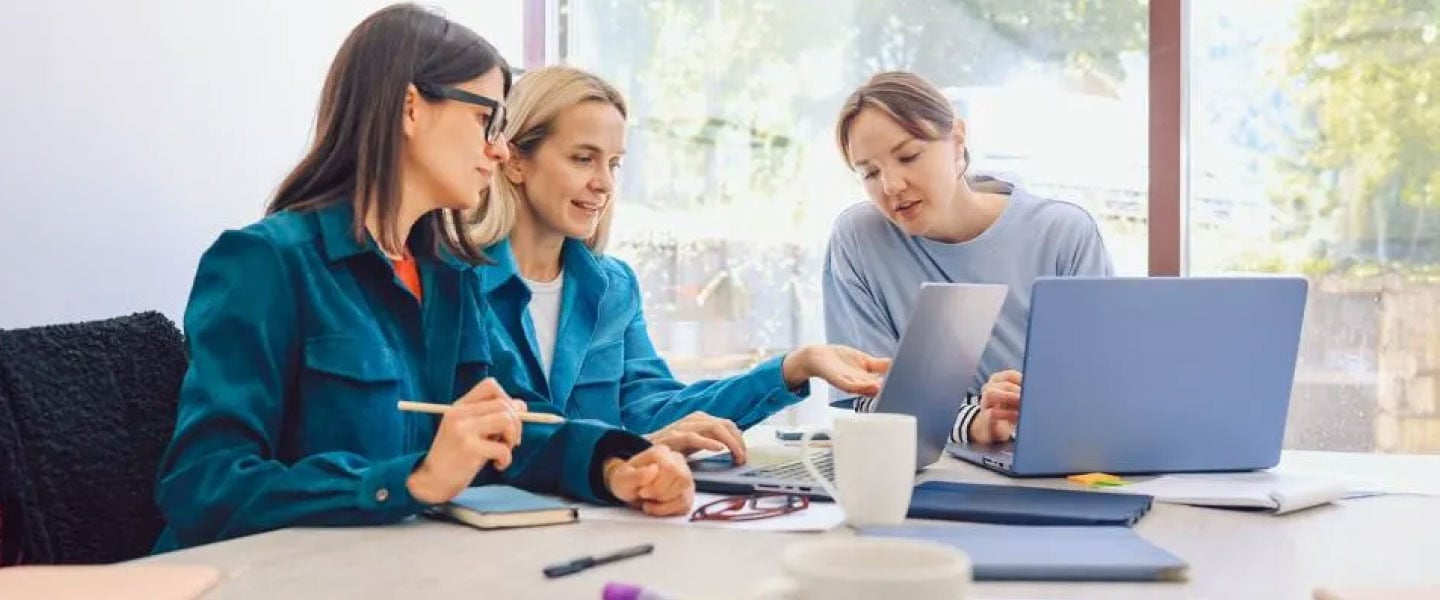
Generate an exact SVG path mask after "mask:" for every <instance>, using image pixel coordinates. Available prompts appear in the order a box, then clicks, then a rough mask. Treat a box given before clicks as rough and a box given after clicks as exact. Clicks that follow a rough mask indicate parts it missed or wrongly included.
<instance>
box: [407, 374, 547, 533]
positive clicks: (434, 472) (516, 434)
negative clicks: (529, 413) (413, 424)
mask: <svg viewBox="0 0 1440 600" xmlns="http://www.w3.org/2000/svg"><path fill="white" fill-rule="evenodd" d="M525 410H526V406H525V403H524V402H520V401H518V400H511V399H510V395H509V394H506V393H505V390H503V389H501V388H500V384H498V383H495V380H494V379H486V380H484V381H482V382H480V383H479V384H477V385H476V386H475V387H473V388H470V391H469V392H466V393H465V395H464V396H461V397H460V399H459V400H456V401H455V403H454V404H453V405H451V407H450V410H449V411H446V413H445V415H444V416H442V417H441V418H440V428H439V430H438V431H436V433H435V440H434V441H432V442H430V452H429V453H428V454H426V455H425V460H424V461H423V462H421V463H420V466H419V467H418V468H416V469H415V472H413V473H411V474H410V477H409V479H407V480H406V482H405V486H406V487H407V488H409V490H410V495H411V496H412V497H414V498H415V499H416V500H418V501H420V502H424V503H426V504H440V503H443V502H448V501H449V500H450V499H452V498H454V497H455V496H456V495H458V494H459V493H460V492H461V491H463V490H464V489H465V488H466V487H467V486H469V485H470V482H472V481H474V479H475V475H476V474H477V473H479V472H480V470H481V469H483V468H485V464H486V463H489V462H492V461H493V462H494V463H495V468H497V469H500V470H504V469H505V468H506V467H509V466H510V461H511V460H512V459H511V456H510V450H511V448H514V447H515V446H517V445H519V444H520V418H519V416H518V415H519V413H520V412H523V411H525Z"/></svg>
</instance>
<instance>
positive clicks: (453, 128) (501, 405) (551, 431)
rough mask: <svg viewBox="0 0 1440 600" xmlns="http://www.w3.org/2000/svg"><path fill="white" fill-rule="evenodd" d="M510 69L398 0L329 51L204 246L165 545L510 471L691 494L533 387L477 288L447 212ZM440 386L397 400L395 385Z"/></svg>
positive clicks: (491, 163)
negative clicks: (255, 185)
mask: <svg viewBox="0 0 1440 600" xmlns="http://www.w3.org/2000/svg"><path fill="white" fill-rule="evenodd" d="M509 87H510V76H509V74H508V71H507V67H506V65H505V63H504V61H503V60H502V59H501V58H500V56H499V54H498V53H497V52H496V51H495V49H494V48H493V47H491V45H490V44H489V43H487V42H486V41H485V40H483V39H481V38H480V37H479V36H477V35H475V33H473V32H472V31H470V30H469V29H466V28H464V27H461V26H459V25H457V24H455V23H452V22H449V21H448V20H446V19H445V18H443V17H441V16H439V15H437V14H434V13H432V12H429V11H426V10H423V9H420V8H417V7H415V6H413V5H408V4H402V5H395V6H391V7H389V8H385V9H383V10H380V11H379V12H376V13H375V14H373V15H371V16H370V17H369V18H367V19H366V20H365V21H364V22H362V23H361V24H360V25H359V26H358V27H356V28H355V29H354V30H353V31H352V32H351V33H350V35H349V37H348V38H347V39H346V40H345V42H344V45H343V46H342V47H341V48H340V51H339V53H338V55H337V56H336V57H335V60H334V62H333V64H332V65H331V68H330V72H329V75H328V76H327V78H326V81H325V85H324V89H323V91H322V95H321V100H320V108H319V112H318V116H317V119H316V125H317V126H316V133H315V139H314V143H313V145H312V146H311V148H310V150H309V152H308V153H307V154H306V156H305V157H304V158H303V159H302V160H301V161H300V164H299V165H298V166H296V167H295V169H294V170H293V171H292V172H291V173H290V175H289V176H288V177H286V178H285V180H284V182H283V183H282V184H281V185H280V189H279V191H278V192H277V193H276V195H275V198H274V200H273V201H272V202H271V203H270V206H269V208H268V210H267V213H268V216H267V217H265V218H264V219H262V220H261V221H259V222H258V223H255V224H253V225H250V226H248V227H245V228H244V229H240V230H232V231H227V232H225V233H223V234H222V235H221V236H220V237H219V239H218V240H217V241H216V242H215V243H214V245H212V246H211V247H210V248H209V250H207V251H206V252H205V254H204V256H203V257H202V258H201V260H200V265H199V269H198V273H197V274H196V277H195V282H194V287H193V289H192V291H191V296H190V301H189V304H188V306H187V308H186V311H185V328H186V332H187V334H188V335H187V337H188V343H189V348H190V355H191V356H190V361H191V362H190V367H189V371H188V372H187V374H186V376H185V380H184V383H183V384H182V387H181V389H180V406H179V415H178V422H177V424H176V428H175V432H174V437H173V439H172V441H171V443H170V447H169V449H168V450H167V452H166V453H165V456H164V458H163V459H162V463H161V467H160V474H159V481H158V484H157V489H156V501H157V503H158V504H159V506H160V508H161V510H162V512H163V513H164V515H165V517H166V519H167V521H168V527H167V528H166V530H165V532H164V533H163V534H162V536H161V539H160V540H159V541H158V543H157V544H156V549H157V550H160V551H164V550H169V549H174V548H180V547H185V546H193V545H196V544H203V543H207V542H212V541H216V540H221V539H226V538H230V537H235V536H241V535H246V534H250V533H255V532H260V531H265V530H270V529H276V528H281V527H288V526H321V525H374V524H383V523H391V522H395V521H399V520H401V519H404V518H406V517H409V516H412V515H415V514H417V513H419V512H421V511H422V510H424V509H425V508H426V507H428V506H431V505H435V504H440V503H443V502H446V501H448V500H450V499H452V498H453V497H455V496H456V495H457V494H458V493H459V492H460V491H462V490H463V489H464V488H465V487H467V486H470V485H474V484H483V483H489V482H502V481H503V482H507V483H510V484H513V485H519V486H523V487H526V488H529V489H532V490H538V491H544V492H558V493H563V494H567V495H570V496H574V497H578V498H582V499H585V500H590V501H600V502H626V503H629V504H632V505H634V506H636V507H637V508H641V509H643V510H644V511H645V512H647V513H651V514H657V515H677V514H685V513H687V512H688V511H689V509H690V507H691V503H692V502H693V498H694V482H693V480H692V479H691V477H690V472H689V469H688V467H687V466H686V465H685V462H684V460H683V458H681V457H680V456H679V455H678V454H676V453H675V452H673V451H671V450H669V449H668V448H665V447H663V446H652V445H651V444H650V443H649V442H647V441H645V440H644V439H643V438H640V437H638V436H634V435H631V434H628V433H625V432H623V431H620V430H617V429H614V428H610V427H606V426H603V425H601V424H597V423H593V422H576V421H569V422H568V423H564V424H561V425H553V424H546V425H538V424H525V425H522V424H521V419H520V417H521V415H522V413H524V412H525V411H526V408H527V406H526V404H525V402H521V401H517V400H512V399H511V397H510V396H509V395H508V394H507V393H506V391H505V390H504V389H502V388H501V386H499V385H498V384H497V383H496V381H495V380H494V379H492V378H491V376H494V375H504V376H505V378H506V379H507V381H510V382H512V384H513V387H511V388H510V390H511V391H512V392H514V393H516V394H517V396H518V397H521V398H524V399H533V398H535V397H534V396H533V395H532V394H531V393H530V392H527V391H526V390H525V386H526V385H527V382H526V381H525V380H524V378H523V376H516V375H514V374H512V373H509V371H512V370H513V364H514V362H513V359H514V352H515V349H514V347H513V346H511V345H510V344H509V341H508V338H506V337H505V336H504V335H503V334H501V333H498V332H495V331H494V330H493V329H492V328H491V327H490V325H489V323H488V322H487V319H486V317H485V315H486V313H487V310H488V309H487V308H486V306H485V304H484V299H483V298H481V297H480V296H479V295H478V294H477V293H476V291H477V285H478V284H477V283H476V281H475V271H474V269H473V266H474V265H475V264H478V263H481V262H483V261H484V258H483V257H482V255H481V254H480V253H479V252H478V251H477V250H476V246H475V245H474V244H473V243H471V242H470V241H469V238H468V235H467V229H466V228H465V227H463V226H462V225H461V216H460V215H461V214H462V212H466V211H471V210H474V209H475V207H476V204H477V202H478V200H479V197H480V193H481V191H483V190H484V189H485V188H486V186H487V185H488V184H489V182H490V179H491V174H492V173H493V172H494V171H495V169H496V168H497V165H498V164H499V163H500V162H502V161H504V160H505V159H506V158H507V152H506V146H505V143H504V140H503V137H502V126H503V123H504V118H503V105H502V103H501V100H500V99H502V98H504V95H505V92H506V91H507V90H508V88H509ZM399 400H412V401H420V402H429V403H438V404H444V405H448V411H447V412H445V413H444V414H443V416H439V417H436V416H432V415H429V414H417V413H411V412H405V413H402V412H400V411H398V410H397V401H399Z"/></svg>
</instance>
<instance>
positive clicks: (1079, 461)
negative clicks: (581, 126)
mask: <svg viewBox="0 0 1440 600" xmlns="http://www.w3.org/2000/svg"><path fill="white" fill-rule="evenodd" d="M1307 292H1308V286H1307V284H1306V281H1305V280H1304V279H1302V278H1298V277H1215V278H1171V277H1167V278H1045V279H1040V280H1037V281H1036V282H1035V285H1034V287H1033V289H1032V294H1031V304H1030V325H1029V331H1028V332H1027V334H1026V335H1027V337H1028V339H1027V340H1026V349H1025V366H1024V369H1023V373H1024V378H1025V379H1024V384H1023V385H1022V386H1021V399H1020V418H1019V422H1018V423H1017V427H1016V434H1015V440H1014V441H1012V442H1010V443H1007V444H1001V445H995V446H981V445H976V444H971V445H969V446H967V447H959V446H951V447H950V452H951V453H952V454H954V455H955V456H957V457H959V458H961V459H964V460H966V461H969V462H973V463H975V464H978V465H981V466H984V467H988V468H990V469H993V470H995V471H999V472H1001V473H1004V474H1007V475H1012V476H1045V475H1065V474H1072V473H1089V472H1096V471H1098V472H1104V473H1116V474H1120V473H1174V472H1190V471H1244V470H1253V469H1265V468H1270V467H1273V466H1275V464H1276V463H1277V462H1279V460H1280V448H1281V445H1282V444H1283V441H1284V436H1285V417H1286V412H1287V410H1288V409H1289V405H1290V389H1291V386H1292V384H1293V382H1294V377H1295V360H1296V355H1297V353H1298V352H1299V346H1300V329H1301V322H1302V321H1303V320H1304V317H1305V298H1306V295H1307Z"/></svg>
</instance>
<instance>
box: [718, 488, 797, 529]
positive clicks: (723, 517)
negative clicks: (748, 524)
mask: <svg viewBox="0 0 1440 600" xmlns="http://www.w3.org/2000/svg"><path fill="white" fill-rule="evenodd" d="M767 498H784V499H785V506H783V507H781V508H775V509H769V510H763V509H761V508H760V507H758V506H756V505H757V504H758V503H759V502H760V501H762V500H765V499H767ZM726 504H728V505H730V506H731V507H732V508H728V509H722V510H721V511H720V512H719V513H717V514H714V515H712V514H709V513H707V512H706V511H707V509H709V508H710V507H712V506H717V505H726ZM747 505H748V506H749V507H750V508H751V509H754V510H756V511H762V510H763V512H755V513H747V514H741V515H739V516H733V517H732V516H729V514H728V513H732V512H740V511H741V510H742V509H744V508H745V507H746V506H747ZM807 508H810V497H809V496H806V495H803V494H785V493H779V492H760V493H755V494H749V495H746V496H727V497H725V498H720V499H718V500H714V501H712V502H709V503H706V504H703V505H701V506H699V507H698V508H696V509H695V510H694V511H692V512H691V513H690V522H692V523H693V522H695V521H724V522H731V523H735V522H742V521H759V520H761V519H771V518H774V517H782V516H785V515H788V514H793V513H797V512H800V511H802V510H805V509H807Z"/></svg>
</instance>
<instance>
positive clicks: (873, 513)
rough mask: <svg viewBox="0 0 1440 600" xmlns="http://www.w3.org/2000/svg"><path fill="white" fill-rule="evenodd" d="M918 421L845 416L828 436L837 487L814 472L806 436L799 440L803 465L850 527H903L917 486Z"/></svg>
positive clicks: (877, 415)
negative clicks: (916, 436)
mask: <svg viewBox="0 0 1440 600" xmlns="http://www.w3.org/2000/svg"><path fill="white" fill-rule="evenodd" d="M915 432H916V425H915V417H914V416H911V415H901V414H890V413H846V414H843V415H839V416H837V417H835V426H834V429H833V431H832V432H831V433H830V439H831V448H832V450H831V451H832V452H834V460H835V483H834V484H831V483H830V481H829V480H827V479H826V478H825V477H823V476H822V475H821V473H820V471H819V469H817V468H815V463H814V462H813V457H812V456H811V454H810V440H811V438H812V436H814V434H815V433H816V432H814V431H807V432H806V433H805V435H804V436H803V437H802V438H801V439H800V451H801V462H802V463H804V465H805V470H807V471H809V472H810V477H812V478H814V479H815V480H816V481H819V482H820V485H821V486H823V487H824V488H825V492H826V493H827V494H829V495H830V497H831V498H832V499H834V500H835V502H836V503H838V504H839V505H840V508H841V509H843V510H844V511H845V522H846V523H847V524H849V525H852V526H861V525H899V524H900V523H901V522H902V521H904V520H905V513H906V512H908V511H909V510H910V492H911V491H912V490H913V489H914V487H915Z"/></svg>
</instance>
